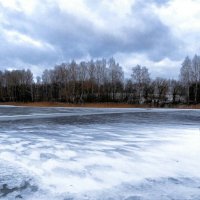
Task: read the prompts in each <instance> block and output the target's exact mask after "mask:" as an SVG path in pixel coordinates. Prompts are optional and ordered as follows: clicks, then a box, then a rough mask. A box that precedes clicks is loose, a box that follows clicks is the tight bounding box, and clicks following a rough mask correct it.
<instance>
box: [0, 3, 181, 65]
mask: <svg viewBox="0 0 200 200" xmlns="http://www.w3.org/2000/svg"><path fill="white" fill-rule="evenodd" d="M165 2H166V1H163V0H162V1H157V3H165ZM88 4H89V0H88ZM0 11H2V13H4V16H6V18H7V20H8V21H9V22H10V24H3V25H1V27H2V28H3V29H5V30H16V31H18V32H20V33H23V34H25V35H28V36H30V37H32V38H34V39H36V40H39V41H42V42H45V43H48V44H50V45H52V46H53V48H54V51H52V50H51V49H48V48H47V49H45V50H38V49H36V48H34V47H30V46H26V45H24V46H23V45H22V46H19V45H15V44H10V43H8V42H6V39H3V38H0V40H2V41H1V43H2V44H4V46H5V48H2V47H1V48H0V54H1V55H0V63H2V60H3V61H4V63H6V62H7V63H9V62H10V63H13V64H14V60H15V59H16V60H22V61H23V62H24V63H29V64H34V65H40V64H42V63H48V64H50V65H53V64H55V63H56V62H59V61H60V60H63V59H66V60H69V59H79V58H82V57H84V56H87V55H90V56H91V57H111V56H113V55H114V54H117V53H143V54H146V55H148V57H149V58H150V59H151V60H155V61H157V60H161V59H163V58H164V57H166V56H167V57H170V58H171V59H176V56H174V55H178V53H177V47H178V46H180V45H181V42H180V41H179V40H178V39H177V38H176V37H175V36H173V35H172V33H171V31H170V28H169V27H167V26H166V25H164V24H163V23H162V22H161V21H160V20H159V18H158V16H156V15H155V14H154V13H153V12H152V11H151V10H150V8H149V7H148V5H147V4H146V3H145V2H143V1H138V3H137V4H136V5H135V6H134V7H133V9H132V14H131V16H130V19H131V18H133V19H138V22H139V23H138V25H137V26H135V25H134V24H129V25H126V26H125V25H124V26H122V29H121V30H120V31H121V32H122V33H123V34H122V35H124V36H125V37H122V36H116V35H114V34H113V33H112V27H110V32H109V31H102V30H100V29H98V28H97V27H95V26H94V24H92V22H91V20H90V19H86V18H84V19H81V18H80V17H79V16H74V15H71V14H69V13H66V12H62V11H61V10H60V9H59V7H58V6H57V5H56V4H53V5H50V6H48V5H47V4H45V1H43V3H41V7H40V8H38V12H37V13H35V14H34V15H33V16H27V15H25V14H23V13H20V12H17V11H13V10H12V11H11V10H5V9H4V10H3V8H0ZM116 23H117V22H116ZM175 52H176V53H175ZM11 55H12V56H11Z"/></svg>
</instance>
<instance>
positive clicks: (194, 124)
mask: <svg viewBox="0 0 200 200" xmlns="http://www.w3.org/2000/svg"><path fill="white" fill-rule="evenodd" d="M199 122H200V111H197V110H170V109H78V108H70V109H67V108H64V109H63V108H31V107H28V108H27V107H6V106H2V107H1V106H0V199H3V200H4V199H6V200H11V199H26V200H36V199H37V200H38V199H40V200H47V199H48V200H72V199H74V200H80V199H84V200H86V199H87V200H97V199H98V200H162V199H163V200H172V199H173V200H199V199H200V171H199V169H200V129H199V128H200V123H199Z"/></svg>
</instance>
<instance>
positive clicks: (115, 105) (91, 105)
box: [0, 102, 200, 109]
mask: <svg viewBox="0 0 200 200" xmlns="http://www.w3.org/2000/svg"><path fill="white" fill-rule="evenodd" d="M0 105H4V106H6V105H8V106H28V107H64V108H72V107H75V108H166V109H167V108H170V109H200V104H197V105H184V104H181V105H172V106H168V107H167V106H165V107H156V106H151V105H145V104H126V103H83V104H72V103H61V102H27V103H23V102H1V103H0Z"/></svg>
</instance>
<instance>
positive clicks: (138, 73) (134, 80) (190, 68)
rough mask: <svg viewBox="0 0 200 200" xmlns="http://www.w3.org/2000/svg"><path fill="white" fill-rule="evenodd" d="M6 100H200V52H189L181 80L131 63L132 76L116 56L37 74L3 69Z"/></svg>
mask: <svg viewBox="0 0 200 200" xmlns="http://www.w3.org/2000/svg"><path fill="white" fill-rule="evenodd" d="M0 101H1V102H39V101H51V102H66V103H86V102H90V103H91V102H119V103H122V102H123V103H133V104H153V105H157V106H162V105H165V104H178V103H192V104H196V103H200V56H197V55H195V56H194V57H193V58H192V59H190V58H189V57H186V58H185V60H184V61H183V63H182V66H181V69H180V76H179V80H172V79H165V78H161V77H157V78H155V79H152V78H151V77H150V73H149V70H148V68H147V67H144V66H140V65H137V66H135V67H133V68H132V73H131V74H130V77H129V78H125V77H124V71H123V68H122V67H121V66H120V65H119V63H117V62H116V61H115V59H114V58H111V59H109V60H106V59H101V60H95V61H94V60H91V61H89V62H85V61H82V62H80V63H77V62H76V61H74V60H73V61H72V62H69V63H62V64H60V65H56V66H55V67H54V68H53V69H45V70H44V72H43V74H42V75H41V76H37V77H36V78H34V76H33V73H32V72H31V70H30V69H27V70H12V71H9V70H5V71H0Z"/></svg>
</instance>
